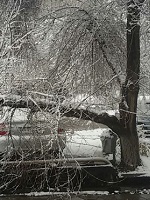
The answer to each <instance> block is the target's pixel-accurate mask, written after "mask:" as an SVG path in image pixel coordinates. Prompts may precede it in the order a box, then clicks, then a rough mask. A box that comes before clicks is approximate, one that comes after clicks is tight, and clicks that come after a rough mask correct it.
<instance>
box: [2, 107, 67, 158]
mask: <svg viewBox="0 0 150 200" xmlns="http://www.w3.org/2000/svg"><path fill="white" fill-rule="evenodd" d="M49 115H50V114H49ZM49 115H48V113H43V112H42V113H40V112H39V113H38V112H37V113H34V114H32V115H31V112H30V110H28V109H25V108H24V109H8V108H4V109H3V111H1V115H0V117H1V119H0V153H1V155H3V156H2V157H4V155H5V157H7V158H9V159H11V160H14V159H24V160H29V159H43V158H44V159H49V158H52V157H56V156H57V155H58V154H59V155H60V153H61V151H63V149H64V148H65V142H66V134H65V131H64V130H63V129H62V128H61V127H57V128H55V127H54V126H53V127H52V124H51V120H50V119H49ZM14 152H15V153H14Z"/></svg>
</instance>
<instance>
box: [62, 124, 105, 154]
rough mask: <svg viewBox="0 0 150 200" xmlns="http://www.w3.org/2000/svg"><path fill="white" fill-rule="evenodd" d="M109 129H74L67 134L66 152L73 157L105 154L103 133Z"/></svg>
mask: <svg viewBox="0 0 150 200" xmlns="http://www.w3.org/2000/svg"><path fill="white" fill-rule="evenodd" d="M108 130H109V129H101V128H98V129H94V130H82V131H74V134H73V135H71V134H69V135H68V136H67V143H66V147H65V149H64V154H65V155H68V156H72V157H81V156H82V157H88V156H103V155H102V142H101V139H100V137H101V134H102V133H103V132H104V131H105V132H107V131H108Z"/></svg>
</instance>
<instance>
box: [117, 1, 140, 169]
mask: <svg viewBox="0 0 150 200" xmlns="http://www.w3.org/2000/svg"><path fill="white" fill-rule="evenodd" d="M143 2H144V1H143ZM143 2H140V1H139V2H138V1H136V2H135V1H133V0H130V1H128V4H127V6H128V14H127V70H126V81H125V84H124V85H123V87H122V102H121V103H120V123H121V124H122V126H123V127H124V134H122V135H121V137H120V140H121V154H122V158H121V164H122V165H123V167H124V168H126V169H129V170H131V169H135V168H136V167H137V166H138V165H139V164H140V155H139V140H138V135H137V129H136V112H137V98H138V92H139V74H140V25H139V21H140V6H141V4H142V3H143Z"/></svg>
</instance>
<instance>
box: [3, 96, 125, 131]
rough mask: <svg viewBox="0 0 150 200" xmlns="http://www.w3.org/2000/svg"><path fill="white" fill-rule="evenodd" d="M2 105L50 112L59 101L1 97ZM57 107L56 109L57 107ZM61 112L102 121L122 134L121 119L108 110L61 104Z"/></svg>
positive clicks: (65, 114)
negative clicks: (96, 110)
mask: <svg viewBox="0 0 150 200" xmlns="http://www.w3.org/2000/svg"><path fill="white" fill-rule="evenodd" d="M0 104H1V106H9V107H11V108H30V109H31V110H33V111H38V110H46V111H48V112H50V113H53V112H55V110H56V109H57V107H58V102H54V101H49V102H48V101H44V100H42V99H39V100H36V101H32V99H30V98H28V99H22V98H20V99H17V98H16V97H12V98H10V97H9V98H7V97H5V98H4V97H1V99H0ZM55 108H56V109H55ZM59 112H60V113H61V116H66V117H75V118H79V119H83V120H90V121H93V122H96V123H101V124H104V125H106V126H108V127H109V128H111V129H112V130H113V131H114V132H116V133H117V134H120V132H121V131H120V130H121V128H122V127H121V125H120V122H119V120H118V119H117V117H116V116H114V115H109V114H108V113H107V112H106V111H105V112H104V113H100V114H99V113H96V112H94V111H89V110H88V109H81V108H73V107H72V106H71V105H70V106H64V105H59Z"/></svg>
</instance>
